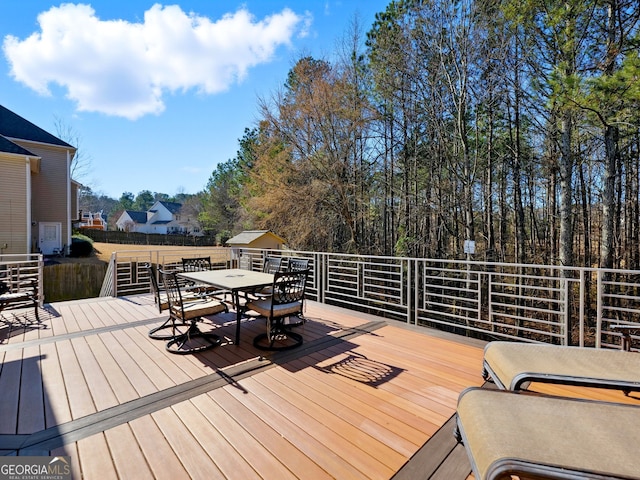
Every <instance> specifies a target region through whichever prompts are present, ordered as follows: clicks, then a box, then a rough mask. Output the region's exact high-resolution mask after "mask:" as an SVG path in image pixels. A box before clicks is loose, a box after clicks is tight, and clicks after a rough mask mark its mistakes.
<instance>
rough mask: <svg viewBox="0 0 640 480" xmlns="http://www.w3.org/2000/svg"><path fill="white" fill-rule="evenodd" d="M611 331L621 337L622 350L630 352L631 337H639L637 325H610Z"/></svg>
mask: <svg viewBox="0 0 640 480" xmlns="http://www.w3.org/2000/svg"><path fill="white" fill-rule="evenodd" d="M611 330H613V331H614V332H617V333H619V334H620V335H622V350H625V351H627V352H629V351H631V335H640V326H638V325H612V326H611Z"/></svg>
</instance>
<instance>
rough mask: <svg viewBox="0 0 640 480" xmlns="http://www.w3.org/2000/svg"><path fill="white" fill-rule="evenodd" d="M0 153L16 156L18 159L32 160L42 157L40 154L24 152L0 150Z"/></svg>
mask: <svg viewBox="0 0 640 480" xmlns="http://www.w3.org/2000/svg"><path fill="white" fill-rule="evenodd" d="M5 138H6V137H5ZM0 155H3V156H7V157H17V158H19V159H23V158H29V159H34V160H42V157H41V156H40V155H35V154H33V153H32V154H31V155H27V154H24V153H13V152H3V151H0Z"/></svg>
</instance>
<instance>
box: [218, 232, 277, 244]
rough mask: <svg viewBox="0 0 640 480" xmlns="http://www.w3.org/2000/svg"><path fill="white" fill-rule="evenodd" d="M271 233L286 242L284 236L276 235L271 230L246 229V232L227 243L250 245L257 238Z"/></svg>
mask: <svg viewBox="0 0 640 480" xmlns="http://www.w3.org/2000/svg"><path fill="white" fill-rule="evenodd" d="M265 235H270V236H273V237H274V238H276V239H277V240H278V241H279V242H280V243H284V238H282V237H280V236H278V235H276V234H275V233H273V232H272V231H271V230H245V231H244V232H241V233H239V234H238V235H236V236H235V237H231V238H230V239H229V240H227V244H229V245H249V244H251V243H252V242H254V241H256V240H257V239H259V238H261V237H263V236H265Z"/></svg>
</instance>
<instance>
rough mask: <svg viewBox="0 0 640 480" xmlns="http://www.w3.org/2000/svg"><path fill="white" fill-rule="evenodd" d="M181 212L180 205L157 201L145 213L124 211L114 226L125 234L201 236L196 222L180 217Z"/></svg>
mask: <svg viewBox="0 0 640 480" xmlns="http://www.w3.org/2000/svg"><path fill="white" fill-rule="evenodd" d="M181 210H182V204H181V203H176V202H163V201H157V202H156V203H154V204H153V206H152V207H151V208H150V209H149V210H147V211H146V212H136V211H133V210H125V211H124V212H122V215H120V218H119V219H118V220H117V221H116V226H117V227H118V230H123V231H125V232H138V233H159V234H163V235H167V234H182V235H194V236H201V235H202V231H201V229H200V224H199V223H198V220H197V219H196V218H193V217H192V216H191V215H182V214H181Z"/></svg>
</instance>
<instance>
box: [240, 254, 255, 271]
mask: <svg viewBox="0 0 640 480" xmlns="http://www.w3.org/2000/svg"><path fill="white" fill-rule="evenodd" d="M238 265H239V267H240V268H241V269H242V270H253V267H252V265H251V255H242V256H241V257H240V259H239V260H238Z"/></svg>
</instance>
